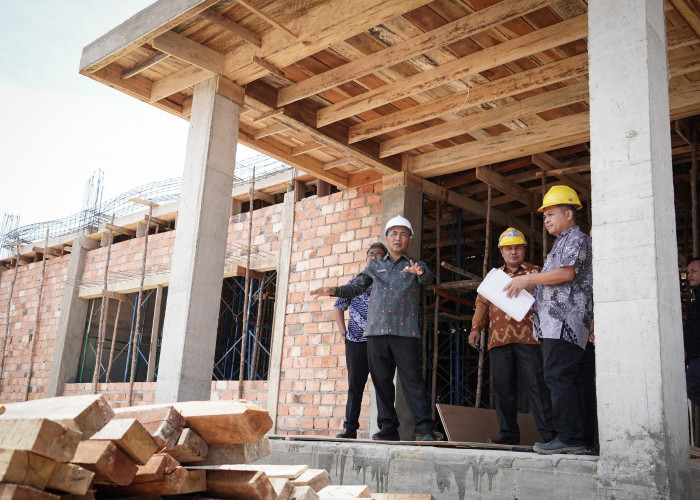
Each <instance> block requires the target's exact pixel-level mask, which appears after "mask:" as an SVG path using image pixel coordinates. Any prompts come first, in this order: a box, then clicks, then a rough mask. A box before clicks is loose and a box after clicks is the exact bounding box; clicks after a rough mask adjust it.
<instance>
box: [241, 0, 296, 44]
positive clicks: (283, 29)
mask: <svg viewBox="0 0 700 500" xmlns="http://www.w3.org/2000/svg"><path fill="white" fill-rule="evenodd" d="M238 3H239V4H240V5H242V6H243V7H245V8H246V9H247V10H249V11H250V12H252V13H253V14H255V15H256V16H258V17H260V18H261V19H263V20H264V21H265V22H266V23H268V24H269V25H271V26H273V27H275V28H276V29H278V30H280V31H281V32H282V33H285V34H286V35H288V36H290V37H291V38H293V39H295V40H296V39H297V38H298V35H296V34H295V33H292V31H291V30H289V29H288V28H286V27H285V26H283V25H282V24H280V23H278V22H277V21H275V20H274V19H272V18H271V17H270V16H268V15H267V14H265V13H264V12H263V11H262V10H260V9H258V8H256V7H254V6H253V5H251V4H250V2H249V1H248V0H238Z"/></svg>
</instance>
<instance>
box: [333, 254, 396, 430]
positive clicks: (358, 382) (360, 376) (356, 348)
mask: <svg viewBox="0 0 700 500" xmlns="http://www.w3.org/2000/svg"><path fill="white" fill-rule="evenodd" d="M386 254H387V249H386V247H385V246H384V245H383V244H382V243H373V244H372V245H371V246H370V247H369V250H367V263H368V264H369V263H370V262H371V261H373V260H374V259H381V258H383V257H384V256H385V255H386ZM353 280H355V278H353V279H352V280H350V283H352V281H353ZM369 297H370V289H368V290H367V291H365V292H364V293H363V294H362V295H359V296H357V297H355V298H353V299H342V298H341V299H338V300H336V302H335V308H334V309H333V313H334V315H335V323H336V325H338V330H339V331H340V332H341V333H342V334H343V336H344V337H345V363H346V365H347V368H348V401H347V404H346V405H345V424H344V425H343V432H341V433H340V434H338V435H337V436H336V437H339V438H346V439H355V438H357V429H358V428H359V427H360V424H359V422H358V420H359V418H360V409H361V406H362V393H363V392H364V390H365V384H367V376H368V375H369V362H368V361H367V339H366V338H365V337H364V333H365V323H366V322H367V309H368V305H369ZM346 310H349V311H350V312H349V319H348V326H347V328H346V327H345V311H346Z"/></svg>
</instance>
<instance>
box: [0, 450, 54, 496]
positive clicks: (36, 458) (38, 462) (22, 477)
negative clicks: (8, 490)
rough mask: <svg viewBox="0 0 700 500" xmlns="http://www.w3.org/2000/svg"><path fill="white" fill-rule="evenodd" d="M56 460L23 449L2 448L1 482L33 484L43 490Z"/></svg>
mask: <svg viewBox="0 0 700 500" xmlns="http://www.w3.org/2000/svg"><path fill="white" fill-rule="evenodd" d="M56 464H57V463H56V462H55V461H53V460H51V459H50V458H46V457H42V456H41V455H36V454H34V453H29V452H26V451H21V450H4V449H0V482H2V483H16V484H24V485H27V486H33V487H34V488H39V489H41V490H43V489H44V488H45V487H46V484H47V483H48V481H49V478H50V477H51V472H52V471H53V469H54V467H55V466H56Z"/></svg>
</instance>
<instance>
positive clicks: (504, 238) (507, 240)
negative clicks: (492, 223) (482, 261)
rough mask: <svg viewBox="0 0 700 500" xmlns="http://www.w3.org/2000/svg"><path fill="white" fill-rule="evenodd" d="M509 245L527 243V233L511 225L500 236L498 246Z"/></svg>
mask: <svg viewBox="0 0 700 500" xmlns="http://www.w3.org/2000/svg"><path fill="white" fill-rule="evenodd" d="M508 245H527V241H525V235H523V233H521V232H520V231H518V230H517V229H515V228H514V227H509V228H508V229H506V230H505V231H503V232H502V233H501V235H500V236H499V237H498V248H501V247H505V246H508Z"/></svg>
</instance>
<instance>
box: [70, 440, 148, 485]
mask: <svg viewBox="0 0 700 500" xmlns="http://www.w3.org/2000/svg"><path fill="white" fill-rule="evenodd" d="M71 462H73V463H74V464H77V465H81V466H83V467H85V468H86V469H88V470H91V471H92V472H94V473H95V480H96V481H102V482H108V483H114V484H118V485H127V484H129V483H131V481H132V479H134V476H135V475H136V471H137V470H138V468H137V467H136V464H135V463H134V462H132V461H131V459H130V458H129V457H127V456H126V455H125V454H124V453H122V452H121V451H120V450H119V448H117V446H116V445H115V444H114V443H112V442H111V441H96V440H95V441H93V440H92V439H88V440H87V441H81V442H80V444H79V445H78V449H77V450H75V456H74V457H73V460H71Z"/></svg>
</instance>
